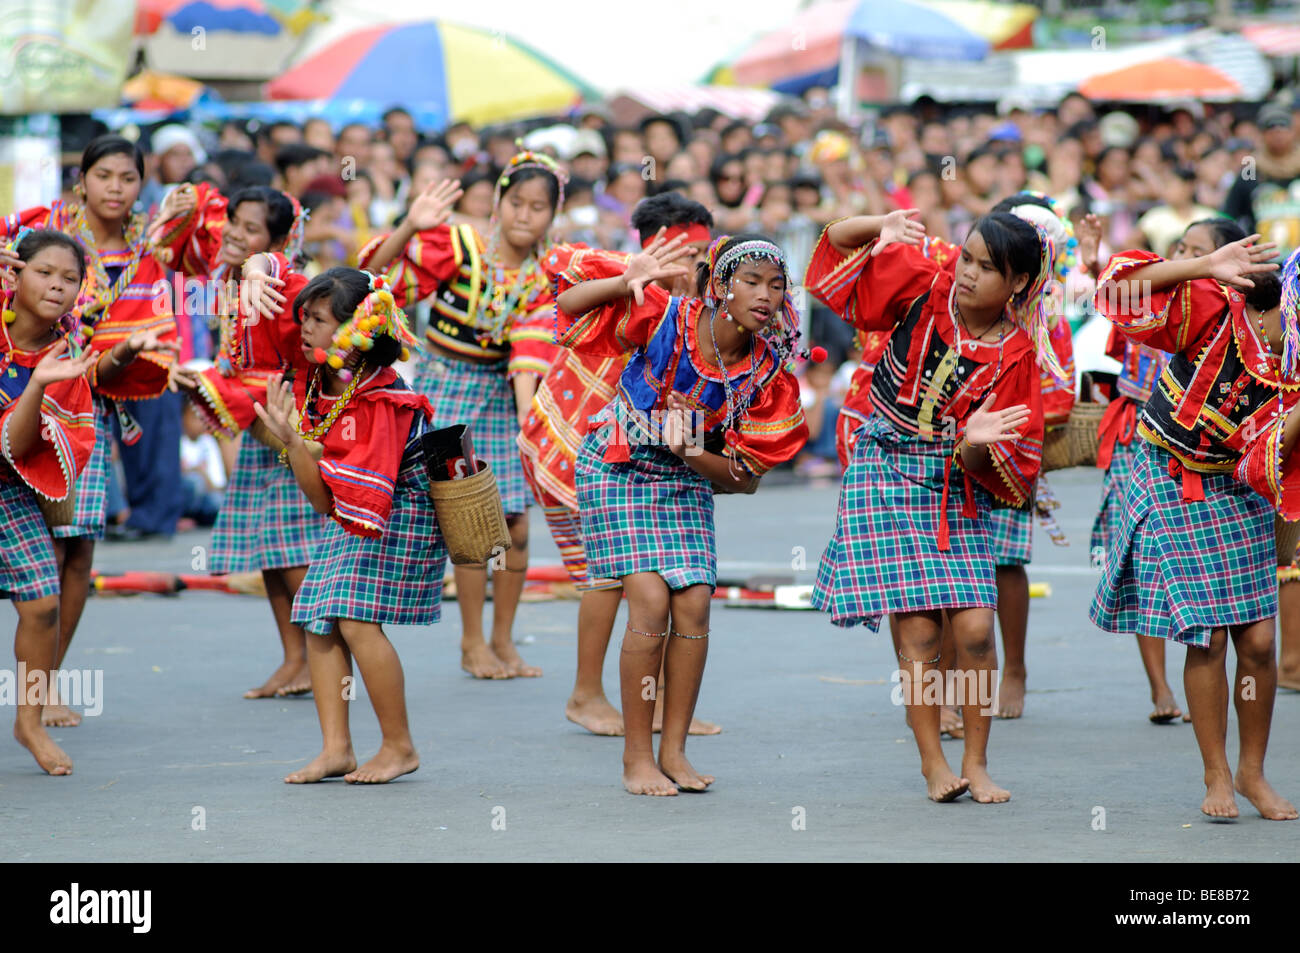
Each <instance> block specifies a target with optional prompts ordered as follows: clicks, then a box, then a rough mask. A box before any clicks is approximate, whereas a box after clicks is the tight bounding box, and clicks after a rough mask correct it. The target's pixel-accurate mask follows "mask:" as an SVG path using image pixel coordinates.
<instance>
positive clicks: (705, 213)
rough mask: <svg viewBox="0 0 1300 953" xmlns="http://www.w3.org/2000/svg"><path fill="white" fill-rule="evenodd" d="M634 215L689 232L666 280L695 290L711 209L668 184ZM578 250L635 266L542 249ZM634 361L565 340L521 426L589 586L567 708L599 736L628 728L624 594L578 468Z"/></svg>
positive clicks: (550, 517)
mask: <svg viewBox="0 0 1300 953" xmlns="http://www.w3.org/2000/svg"><path fill="white" fill-rule="evenodd" d="M632 224H633V226H634V227H635V228H636V229H637V230H638V231H639V232H640V235H641V245H642V247H643V248H644V247H647V246H648V245H649V244H650V243H651V242H652V241H654V240H655V239H656V238H657V237H658V238H662V240H663V241H664V242H668V241H672V240H673V239H675V238H677V237H678V236H681V244H682V247H685V248H688V249H690V252H689V254H688V255H687V256H686V257H685V258H684V259H683V261H682V264H684V265H685V266H686V267H687V268H689V269H691V271H690V273H688V274H686V275H681V276H678V277H677V278H676V279H675V280H673V281H672V282H669V281H667V280H664V281H663V282H662V283H659V287H661V288H663V290H665V291H667V292H669V293H670V294H677V295H687V296H689V295H692V294H693V293H694V291H695V276H694V268H695V267H696V265H698V264H699V262H701V261H703V260H704V255H705V252H706V251H707V249H708V247H709V241H710V233H709V229H710V228H711V227H712V225H713V216H712V215H710V214H709V210H708V209H706V208H705V207H704V206H703V205H701V204H700V203H698V202H693V201H691V200H690V199H688V198H685V197H684V196H682V195H681V194H679V193H677V192H666V193H664V194H662V195H656V196H653V197H652V198H648V199H645V200H644V201H642V202H641V203H640V204H639V205H638V206H637V207H636V208H635V209H634V210H633V212H632ZM574 253H577V254H579V255H580V256H581V259H582V261H583V265H582V267H583V271H584V273H585V274H587V275H589V276H593V277H594V276H596V275H597V274H601V275H603V276H605V277H610V276H616V275H621V274H622V273H623V272H624V270H625V269H626V268H627V260H628V256H627V255H625V254H616V253H605V252H598V251H591V250H588V249H584V248H582V247H581V246H570V245H562V246H556V247H554V248H552V249H551V251H549V252H548V253H547V254H546V255H545V257H543V259H542V266H543V267H544V268H545V269H546V271H547V273H548V274H550V275H558V274H559V273H560V272H562V271H564V270H565V269H566V268H569V267H570V265H571V264H572V260H573V255H574ZM603 256H607V257H608V262H607V263H605V265H604V266H603V267H604V270H603V271H601V270H600V269H602V264H601V263H600V259H601V258H602V257H603ZM626 360H627V358H626V355H619V356H618V357H607V356H604V355H590V354H587V353H586V352H585V351H575V350H569V349H564V350H563V353H562V354H560V355H559V356H558V357H557V359H556V361H555V362H554V363H553V364H552V366H551V369H550V371H549V372H548V373H547V375H546V377H545V378H543V380H542V383H541V384H540V385H539V386H538V388H537V394H536V395H535V396H534V398H533V402H532V406H531V407H530V408H529V412H528V414H527V416H526V417H525V418H524V419H523V420H522V421H521V422H520V431H519V452H520V455H521V456H522V458H523V464H524V478H525V479H526V480H527V481H528V485H529V487H530V489H532V491H533V496H534V498H535V499H536V500H537V503H538V505H539V506H540V507H541V508H542V513H543V514H544V515H545V517H546V523H547V526H548V527H549V528H550V530H551V535H552V536H553V537H554V539H555V545H556V546H557V547H559V550H560V556H561V558H562V559H563V560H564V565H565V568H567V569H568V571H569V575H570V577H571V578H572V579H573V581H574V583H575V585H576V586H577V587H578V589H579V591H580V592H581V593H582V596H581V602H580V604H579V606H578V666H577V673H576V675H575V677H574V682H573V692H572V694H571V695H570V696H569V700H568V702H567V703H566V704H565V706H564V714H565V717H566V718H568V719H569V720H570V721H572V722H574V723H575V724H578V725H581V726H582V727H583V728H586V729H587V730H588V731H590V732H592V733H593V734H598V735H622V734H623V716H622V715H620V714H619V712H618V709H616V708H615V707H614V706H613V705H611V704H610V703H609V700H608V699H607V698H606V697H605V689H604V684H603V669H604V665H605V653H606V651H607V649H608V648H609V640H610V636H611V635H612V633H613V629H614V621H615V618H616V617H617V615H618V608H619V605H620V603H621V602H622V599H623V586H622V584H621V583H620V582H619V581H618V580H617V579H592V578H591V577H590V576H589V575H588V573H587V555H586V552H585V551H584V550H583V546H582V524H581V518H580V515H579V512H578V495H577V489H576V488H575V486H574V469H575V465H576V463H577V458H578V448H579V447H580V446H581V445H582V439H583V437H585V436H586V435H587V431H588V429H589V422H590V419H591V417H593V416H594V415H595V414H597V413H599V412H600V411H602V410H604V409H605V407H606V405H608V404H609V402H610V401H611V400H612V399H613V398H614V394H615V392H616V390H617V388H618V379H619V376H620V375H621V374H622V373H623V367H624V365H625V363H626ZM662 722H663V710H662V705H656V708H655V715H654V723H655V729H654V730H655V731H658V730H660V727H661V726H662ZM721 730H722V729H721V728H719V727H718V726H717V725H714V724H711V723H709V722H707V721H701V720H700V719H698V718H693V719H692V720H691V726H690V733H691V734H717V733H718V732H720V731H721Z"/></svg>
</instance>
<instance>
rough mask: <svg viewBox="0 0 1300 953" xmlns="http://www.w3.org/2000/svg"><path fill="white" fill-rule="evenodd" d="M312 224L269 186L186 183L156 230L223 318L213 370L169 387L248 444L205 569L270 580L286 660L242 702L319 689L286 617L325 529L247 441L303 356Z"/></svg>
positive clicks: (207, 422) (179, 373) (209, 424)
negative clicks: (300, 319)
mask: <svg viewBox="0 0 1300 953" xmlns="http://www.w3.org/2000/svg"><path fill="white" fill-rule="evenodd" d="M305 219H306V214H305V213H304V212H303V210H302V206H301V205H299V204H298V201H297V200H296V199H294V198H292V197H291V196H289V195H286V194H284V193H283V192H278V191H276V190H275V189H270V188H266V187H265V186H254V187H252V188H247V189H243V190H241V191H239V192H236V193H235V195H234V196H232V197H231V198H230V199H229V200H227V199H226V197H225V196H224V195H222V194H221V193H219V192H218V191H217V190H216V189H214V188H212V187H211V186H210V185H206V184H203V185H198V186H188V185H186V186H181V187H180V188H178V189H175V190H173V191H172V192H171V193H169V194H168V196H167V198H166V199H165V200H164V201H163V204H162V208H161V209H160V210H159V212H158V217H157V219H156V220H155V224H154V226H153V228H152V229H151V234H152V236H153V242H154V245H155V247H156V248H157V249H158V255H159V256H160V257H161V258H162V259H164V260H165V261H167V262H169V263H170V264H171V265H172V267H174V268H176V269H177V270H178V271H181V272H182V273H184V274H186V275H191V276H202V277H205V278H207V279H208V285H207V287H208V289H209V292H210V294H209V295H207V299H208V305H209V311H210V312H211V313H215V314H218V315H219V316H220V321H221V344H220V349H219V350H218V353H217V359H216V364H215V366H213V367H210V368H208V369H207V370H205V371H203V372H202V373H198V374H196V373H193V372H190V371H186V370H182V369H180V368H173V373H172V382H171V386H172V387H173V388H175V389H182V390H185V391H186V392H188V393H189V395H190V406H191V407H192V408H193V410H194V412H195V413H196V415H197V416H198V418H199V419H200V420H201V421H202V422H203V425H204V426H205V427H206V428H207V429H208V431H209V432H211V433H213V434H215V435H216V436H217V437H218V438H219V439H221V440H227V441H230V440H238V441H239V455H238V458H237V459H236V462H235V468H234V473H233V474H232V477H231V480H230V486H229V488H228V489H227V491H226V497H225V502H224V503H223V504H222V507H221V511H220V513H218V515H217V522H216V525H215V526H214V527H213V529H212V552H211V553H210V556H209V560H208V566H207V568H208V571H210V572H214V573H249V572H260V573H261V575H262V580H263V582H264V583H265V585H266V598H267V601H269V602H270V604H271V615H272V617H273V618H274V619H275V625H276V629H277V630H278V633H279V637H280V648H281V651H282V653H283V659H282V660H281V662H280V665H279V667H278V668H276V670H275V671H274V672H272V673H271V676H270V677H269V678H268V679H266V681H264V682H263V683H262V684H261V685H260V686H258V687H257V688H250V689H249V690H248V691H246V692H245V693H244V697H245V698H274V697H276V696H278V695H300V694H303V693H304V692H307V691H309V690H310V689H311V679H310V676H309V674H308V671H307V654H306V652H307V648H306V643H305V641H304V635H303V631H302V628H301V627H300V626H296V625H294V624H293V623H292V622H291V621H290V619H289V616H290V612H291V610H292V607H293V597H294V595H295V593H297V591H298V587H299V586H300V585H301V584H302V580H303V577H304V576H305V575H306V572H307V564H308V563H309V562H310V561H311V553H312V549H313V548H314V547H315V545H316V542H317V540H318V539H319V538H320V532H321V530H322V528H323V527H324V521H323V520H322V519H321V518H320V516H318V515H317V514H316V513H315V512H314V511H313V510H312V508H311V505H310V503H308V502H307V500H306V499H304V498H303V495H302V494H301V493H300V492H299V491H298V486H297V484H296V483H294V481H293V476H292V474H290V473H289V472H288V471H287V470H285V468H284V467H282V466H280V463H279V461H278V460H276V456H275V451H274V450H272V449H271V448H270V447H268V446H266V445H265V444H263V443H261V442H260V441H258V440H256V439H254V438H253V435H252V434H249V433H246V431H248V430H249V429H250V428H252V426H253V424H254V423H255V422H256V420H257V418H256V416H255V415H254V413H253V404H254V402H257V401H264V400H265V399H266V382H267V379H268V378H269V377H270V376H271V375H272V374H275V373H279V372H283V371H284V370H286V369H288V368H289V366H290V365H291V362H292V360H293V358H294V357H295V355H296V354H297V351H298V349H299V347H300V338H299V334H300V331H299V327H298V324H297V322H295V321H294V320H293V301H294V298H295V297H296V296H297V294H298V292H299V291H301V290H302V288H303V286H304V285H306V284H307V279H306V278H305V277H304V276H303V275H301V274H299V273H298V272H297V271H295V270H294V268H295V265H296V262H297V258H298V255H299V253H300V252H301V249H302V236H303V226H304V224H305ZM245 286H246V287H245ZM241 288H242V289H243V290H245V291H246V292H247V293H246V294H243V295H241V294H240V291H241ZM240 434H244V436H243V437H242V438H241V437H240Z"/></svg>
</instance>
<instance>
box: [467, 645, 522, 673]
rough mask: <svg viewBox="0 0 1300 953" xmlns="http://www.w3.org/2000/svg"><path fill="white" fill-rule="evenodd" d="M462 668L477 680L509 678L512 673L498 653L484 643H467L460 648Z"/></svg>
mask: <svg viewBox="0 0 1300 953" xmlns="http://www.w3.org/2000/svg"><path fill="white" fill-rule="evenodd" d="M460 667H461V668H463V669H464V670H465V671H467V672H469V673H470V674H471V675H473V676H474V677H475V678H509V677H510V673H509V672H507V671H506V667H505V665H504V664H502V662H501V660H500V659H499V658H497V656H496V653H495V652H493V651H492V650H491V649H490V648H488V647H487V645H486V644H484V643H483V642H471V643H470V645H469V647H468V648H467V647H466V646H465V643H463V642H462V643H461V646H460Z"/></svg>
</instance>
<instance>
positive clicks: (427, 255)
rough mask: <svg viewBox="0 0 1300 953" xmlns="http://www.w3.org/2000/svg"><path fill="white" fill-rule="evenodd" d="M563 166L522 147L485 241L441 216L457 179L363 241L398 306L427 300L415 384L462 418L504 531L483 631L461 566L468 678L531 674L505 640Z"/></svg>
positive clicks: (549, 341) (518, 577)
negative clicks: (524, 428) (527, 423)
mask: <svg viewBox="0 0 1300 953" xmlns="http://www.w3.org/2000/svg"><path fill="white" fill-rule="evenodd" d="M565 178H566V176H565V174H564V172H563V171H562V170H561V169H560V168H559V166H557V165H556V164H555V162H554V160H552V159H551V158H549V157H548V156H544V155H539V154H536V153H533V152H521V153H519V154H518V155H516V156H515V157H514V158H513V159H511V160H510V162H509V163H508V164H507V166H506V169H505V171H504V172H503V173H502V174H501V176H500V178H498V179H497V186H496V193H495V196H494V198H493V205H492V229H491V234H490V235H489V236H488V238H487V240H486V241H485V240H484V239H483V237H481V236H480V235H479V234H478V232H476V231H475V230H474V228H473V227H472V226H470V225H458V226H454V227H453V226H448V225H446V224H444V223H445V222H446V220H447V216H448V214H449V212H450V210H451V207H452V204H453V203H454V202H455V201H456V199H457V198H459V197H460V194H461V193H460V188H459V183H458V182H443V183H439V184H435V185H431V186H430V187H429V188H428V189H427V190H426V192H425V193H424V194H423V195H421V196H420V197H418V198H417V199H416V200H415V201H414V202H413V203H412V204H411V208H410V211H409V212H408V213H407V216H406V219H405V220H404V221H403V222H402V224H401V226H400V227H399V228H398V229H397V231H395V232H393V233H392V234H391V235H387V236H382V237H379V238H376V239H374V240H373V241H371V243H370V245H368V246H367V247H366V248H364V249H362V251H361V255H360V264H361V267H362V268H365V269H367V270H369V271H372V272H375V273H381V272H384V273H385V274H386V277H387V278H388V280H389V282H390V283H391V285H392V288H393V296H394V298H395V299H396V300H397V303H398V305H399V306H400V307H405V308H411V307H414V306H415V305H416V304H417V303H419V302H421V301H428V302H429V304H430V305H431V307H432V313H431V318H430V323H429V328H428V330H427V331H426V333H425V336H426V343H427V345H428V347H427V348H426V349H425V353H424V354H423V355H421V357H420V361H419V365H418V369H417V371H416V374H415V380H414V381H413V386H414V387H415V389H416V391H418V392H419V393H421V394H424V395H426V396H427V397H428V398H429V400H430V402H431V403H432V404H433V410H434V426H435V428H441V427H450V426H453V425H455V424H465V425H467V426H468V427H469V430H470V434H471V437H472V439H473V441H474V450H475V452H476V453H477V454H478V456H479V457H480V458H481V459H483V460H485V461H487V463H488V464H489V466H491V468H492V471H493V473H494V474H495V475H496V481H497V486H498V487H499V489H500V491H501V502H502V505H503V507H504V508H505V513H506V523H507V525H508V526H509V528H510V544H511V545H510V549H508V550H507V551H506V552H505V554H504V560H503V561H502V562H503V564H498V563H497V562H496V561H495V560H494V563H493V566H492V635H491V641H490V643H485V641H484V637H483V606H484V602H485V601H486V597H487V566H485V565H484V566H471V565H458V566H456V567H455V569H454V573H455V577H456V601H457V603H458V605H459V607H460V614H461V625H462V630H461V667H462V668H464V669H465V671H467V672H469V673H470V674H471V675H473V676H474V677H475V678H515V677H517V676H526V677H536V676H539V675H541V674H542V670H541V669H539V668H537V667H535V666H531V665H528V664H526V663H525V662H524V660H523V659H522V658H520V657H519V652H518V651H517V650H516V649H515V646H514V640H513V636H512V629H513V627H514V619H515V611H516V610H517V609H518V608H519V597H520V595H521V594H522V593H523V588H524V574H525V572H527V569H528V513H527V508H528V501H529V496H530V494H529V492H528V486H527V484H526V483H525V482H524V473H523V465H522V463H521V462H520V458H519V449H518V446H517V444H516V439H517V438H518V436H519V427H520V421H521V420H522V419H523V418H524V417H525V416H526V415H527V413H528V408H529V406H530V405H531V403H532V399H533V394H534V393H535V392H536V390H537V384H538V382H539V381H540V380H541V379H542V378H543V377H544V376H545V375H546V372H547V370H549V368H550V364H551V360H552V358H553V357H554V355H555V345H554V341H553V335H554V326H553V322H552V320H551V314H552V306H553V302H554V299H553V298H552V296H551V283H550V279H549V277H548V276H547V274H546V271H545V270H544V269H543V268H542V265H541V259H542V257H543V256H544V255H545V253H546V245H547V233H548V231H549V230H550V227H551V222H552V221H553V220H554V218H555V213H556V211H557V210H558V209H559V207H560V206H561V205H562V204H563V202H564V182H565Z"/></svg>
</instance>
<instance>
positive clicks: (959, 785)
mask: <svg viewBox="0 0 1300 953" xmlns="http://www.w3.org/2000/svg"><path fill="white" fill-rule="evenodd" d="M921 774H923V775H925V788H926V794H928V795H929V797H930V800H931V801H938V802H939V803H941V804H946V803H948V802H949V801H955V800H957V798H959V797H961V796H962V795H963V794H965V793H966V789H967V788H969V787H970V780H969V779H968V778H959V777H957V775H955V774H953V773H952V768H950V767H948V766H947V765H946V764H940V765H936V766H935V767H933V768H931V769H930V770H929V771H927V770H926V769H925V768H924V767H922V768H921Z"/></svg>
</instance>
